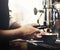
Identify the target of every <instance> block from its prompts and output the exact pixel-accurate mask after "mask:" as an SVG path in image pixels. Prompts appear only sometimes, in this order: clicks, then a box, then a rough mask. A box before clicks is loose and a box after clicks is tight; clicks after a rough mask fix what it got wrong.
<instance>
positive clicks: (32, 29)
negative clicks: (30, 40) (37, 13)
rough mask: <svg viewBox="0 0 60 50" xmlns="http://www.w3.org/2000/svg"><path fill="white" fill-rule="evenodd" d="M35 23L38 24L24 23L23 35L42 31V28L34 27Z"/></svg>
mask: <svg viewBox="0 0 60 50" xmlns="http://www.w3.org/2000/svg"><path fill="white" fill-rule="evenodd" d="M35 25H36V24H34V25H32V24H30V25H29V24H28V25H24V26H22V27H21V30H22V31H21V32H22V33H23V35H32V34H34V33H37V32H39V33H40V30H39V29H37V28H35V27H34V26H35Z"/></svg>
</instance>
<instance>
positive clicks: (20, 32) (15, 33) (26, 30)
mask: <svg viewBox="0 0 60 50" xmlns="http://www.w3.org/2000/svg"><path fill="white" fill-rule="evenodd" d="M35 32H40V30H39V29H37V28H34V27H33V26H31V25H25V26H22V27H19V28H16V29H11V30H0V35H1V36H5V37H13V39H15V38H21V37H24V36H26V35H31V34H34V33H35Z"/></svg>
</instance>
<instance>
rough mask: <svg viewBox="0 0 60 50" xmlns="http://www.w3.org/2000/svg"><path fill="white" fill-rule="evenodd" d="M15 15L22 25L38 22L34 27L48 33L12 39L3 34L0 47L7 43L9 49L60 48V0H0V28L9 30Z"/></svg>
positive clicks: (44, 49) (50, 49) (49, 49)
mask: <svg viewBox="0 0 60 50" xmlns="http://www.w3.org/2000/svg"><path fill="white" fill-rule="evenodd" d="M16 16H17V21H20V22H18V23H19V24H21V25H22V26H24V25H26V24H31V23H38V24H39V25H38V26H37V27H36V28H38V29H40V30H41V31H44V32H47V33H48V34H45V35H42V37H41V38H35V37H34V36H33V37H29V36H27V37H26V38H25V39H22V38H16V39H13V40H8V39H9V38H8V37H6V38H4V36H3V37H2V38H1V37H0V41H2V42H0V43H1V46H0V47H1V48H3V46H6V45H8V47H7V48H8V49H9V50H52V49H53V50H56V49H57V50H59V49H60V0H0V30H7V29H8V30H9V29H10V28H9V25H11V23H12V21H13V22H14V21H16V20H15V18H16ZM13 17H14V18H13ZM11 18H13V19H11ZM10 19H11V21H9V20H10ZM31 36H32V35H31ZM11 38H12V37H11ZM3 39H4V40H3ZM2 43H3V44H2ZM5 49H6V48H5Z"/></svg>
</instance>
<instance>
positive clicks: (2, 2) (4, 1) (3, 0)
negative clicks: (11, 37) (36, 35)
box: [0, 0, 9, 29]
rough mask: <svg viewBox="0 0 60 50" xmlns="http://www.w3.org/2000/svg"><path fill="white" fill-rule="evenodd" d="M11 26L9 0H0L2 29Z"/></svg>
mask: <svg viewBox="0 0 60 50" xmlns="http://www.w3.org/2000/svg"><path fill="white" fill-rule="evenodd" d="M8 27H9V9H8V0H0V29H8Z"/></svg>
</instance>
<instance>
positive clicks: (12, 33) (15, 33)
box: [0, 28, 24, 39]
mask: <svg viewBox="0 0 60 50" xmlns="http://www.w3.org/2000/svg"><path fill="white" fill-rule="evenodd" d="M0 36H1V37H7V38H11V39H15V38H21V37H22V36H24V35H23V34H22V32H21V29H20V28H17V29H13V30H0Z"/></svg>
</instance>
